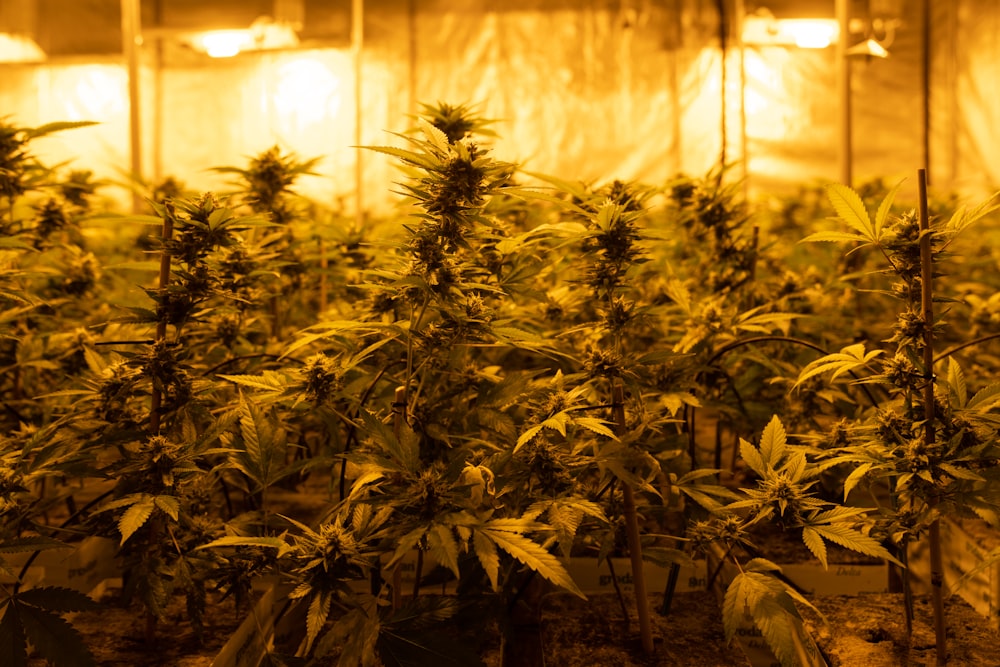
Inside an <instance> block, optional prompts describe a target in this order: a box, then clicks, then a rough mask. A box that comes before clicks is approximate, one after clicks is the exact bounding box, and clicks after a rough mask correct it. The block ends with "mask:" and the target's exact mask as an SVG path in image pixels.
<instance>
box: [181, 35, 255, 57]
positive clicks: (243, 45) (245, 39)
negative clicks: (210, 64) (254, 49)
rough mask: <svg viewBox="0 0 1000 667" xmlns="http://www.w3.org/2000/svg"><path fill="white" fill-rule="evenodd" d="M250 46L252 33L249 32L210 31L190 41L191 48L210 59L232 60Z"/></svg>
mask: <svg viewBox="0 0 1000 667" xmlns="http://www.w3.org/2000/svg"><path fill="white" fill-rule="evenodd" d="M252 45H253V33H251V32H250V31H249V30H210V31H208V32H204V33H202V34H200V35H198V36H197V37H196V38H195V39H194V40H193V41H192V46H194V47H195V48H198V50H199V51H203V52H205V53H206V54H207V55H208V56H209V57H210V58H232V57H233V56H235V55H236V54H237V53H239V52H240V51H243V50H245V49H247V48H249V47H251V46H252Z"/></svg>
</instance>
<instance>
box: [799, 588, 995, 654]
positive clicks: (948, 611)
mask: <svg viewBox="0 0 1000 667" xmlns="http://www.w3.org/2000/svg"><path fill="white" fill-rule="evenodd" d="M812 602H813V604H815V605H816V607H817V608H818V609H819V610H820V611H821V612H822V613H823V615H824V616H825V617H826V620H827V622H828V623H827V624H825V625H824V624H823V623H821V622H819V621H818V619H817V618H816V617H815V616H813V617H811V618H808V617H807V623H806V625H807V627H808V628H809V629H810V631H811V632H812V634H813V637H814V638H815V639H816V642H817V644H819V646H820V648H821V649H822V650H823V651H824V652H825V653H826V654H827V656H828V658H829V661H830V667H858V666H863V667H930V666H933V665H936V664H937V662H936V661H937V648H936V640H935V634H934V612H933V606H932V604H931V600H930V598H929V597H928V596H922V595H921V596H916V597H915V598H914V609H913V615H914V618H913V634H912V637H911V638H910V640H909V641H907V635H906V616H905V613H904V606H903V596H902V594H898V593H879V594H872V595H857V596H826V597H817V598H815V599H814V600H812ZM945 627H946V628H947V631H946V635H945V638H946V644H947V653H948V665H949V666H950V667H995V666H997V665H1000V634H998V633H997V632H996V631H994V630H992V629H991V628H990V627H989V624H988V622H987V619H986V618H984V617H983V616H981V615H979V614H978V613H976V611H975V610H974V609H973V608H972V607H970V606H969V605H968V604H967V603H966V602H965V601H964V600H962V599H961V598H960V597H958V596H957V595H956V596H951V597H950V598H948V599H947V600H945Z"/></svg>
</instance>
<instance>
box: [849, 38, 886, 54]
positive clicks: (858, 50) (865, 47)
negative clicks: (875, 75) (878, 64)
mask: <svg viewBox="0 0 1000 667" xmlns="http://www.w3.org/2000/svg"><path fill="white" fill-rule="evenodd" d="M845 53H846V54H847V55H849V56H874V57H876V58H888V57H889V51H888V49H886V48H885V47H884V46H882V43H881V42H879V41H878V40H876V39H874V38H872V37H869V38H868V39H866V40H865V41H863V42H861V43H860V44H855V45H854V46H852V47H851V48H849V49H847V51H845Z"/></svg>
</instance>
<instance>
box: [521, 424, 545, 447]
mask: <svg viewBox="0 0 1000 667" xmlns="http://www.w3.org/2000/svg"><path fill="white" fill-rule="evenodd" d="M542 428H543V425H542V424H535V425H534V426H532V427H531V428H529V429H528V430H527V431H525V432H524V433H522V434H521V437H519V438H518V439H517V444H516V445H514V453H515V454H516V453H517V450H519V449H521V447H523V446H524V445H526V444H528V443H529V442H531V440H532V439H533V438H534V437H535V436H536V435H538V432H539V431H541V430H542Z"/></svg>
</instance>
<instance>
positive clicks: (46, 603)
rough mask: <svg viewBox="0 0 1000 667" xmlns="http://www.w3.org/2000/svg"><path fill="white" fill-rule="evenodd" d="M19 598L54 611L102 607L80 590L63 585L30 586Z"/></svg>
mask: <svg viewBox="0 0 1000 667" xmlns="http://www.w3.org/2000/svg"><path fill="white" fill-rule="evenodd" d="M17 599H18V601H19V602H22V603H24V604H30V605H32V606H34V607H40V608H42V609H45V610H47V611H52V612H70V611H87V610H88V609H100V607H101V605H99V604H98V603H96V602H94V601H93V600H92V599H90V597H89V596H87V595H84V594H83V593H81V592H80V591H77V590H74V589H72V588H64V587H62V586H42V587H39V588H29V589H27V590H24V591H21V592H20V593H18V595H17Z"/></svg>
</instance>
